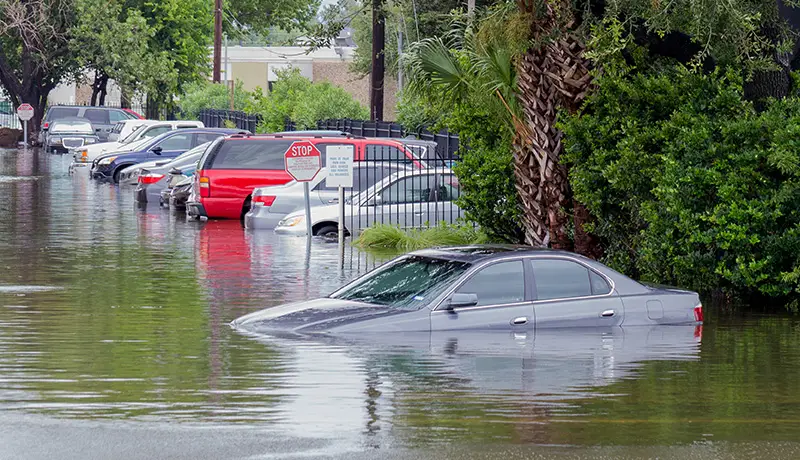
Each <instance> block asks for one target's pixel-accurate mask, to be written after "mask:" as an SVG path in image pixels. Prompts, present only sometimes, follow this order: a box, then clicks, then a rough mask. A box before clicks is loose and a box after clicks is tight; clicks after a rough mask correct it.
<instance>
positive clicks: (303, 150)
mask: <svg viewBox="0 0 800 460" xmlns="http://www.w3.org/2000/svg"><path fill="white" fill-rule="evenodd" d="M283 157H284V159H285V161H286V172H287V173H289V175H291V176H292V177H294V179H295V180H296V181H297V182H310V181H312V180H314V178H315V177H317V173H318V172H319V170H320V168H322V154H320V152H319V150H317V147H316V146H314V144H312V143H311V142H309V141H295V142H294V143H293V144H292V145H291V147H289V150H287V151H286V154H285V155H284V156H283Z"/></svg>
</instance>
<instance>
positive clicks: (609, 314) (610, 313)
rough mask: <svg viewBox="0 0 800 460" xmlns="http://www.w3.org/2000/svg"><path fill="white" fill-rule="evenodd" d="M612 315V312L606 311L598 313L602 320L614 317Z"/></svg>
mask: <svg viewBox="0 0 800 460" xmlns="http://www.w3.org/2000/svg"><path fill="white" fill-rule="evenodd" d="M614 313H615V312H614V310H606V311H604V312H603V313H600V316H602V317H604V318H610V317H612V316H614Z"/></svg>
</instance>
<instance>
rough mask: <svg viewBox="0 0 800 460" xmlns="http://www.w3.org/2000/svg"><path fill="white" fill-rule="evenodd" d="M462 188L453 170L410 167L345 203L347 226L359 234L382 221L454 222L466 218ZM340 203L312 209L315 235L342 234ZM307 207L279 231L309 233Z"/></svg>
mask: <svg viewBox="0 0 800 460" xmlns="http://www.w3.org/2000/svg"><path fill="white" fill-rule="evenodd" d="M460 193H461V191H460V188H459V185H458V179H457V178H456V177H455V175H454V174H453V173H452V171H450V170H449V169H423V170H409V171H403V172H399V173H396V174H393V175H391V176H390V177H388V178H386V179H384V180H382V181H381V182H379V183H377V184H376V185H374V186H372V187H370V188H369V189H367V190H365V191H363V192H361V193H359V194H358V195H356V196H355V197H353V199H351V200H347V202H345V204H344V215H345V220H344V228H345V231H346V232H347V234H352V235H355V234H358V233H360V232H361V230H363V229H364V228H367V227H369V226H371V225H374V224H377V223H381V224H388V225H396V226H399V227H401V228H421V227H428V226H433V225H437V224H439V223H440V222H447V223H453V222H455V221H456V220H458V219H459V218H460V217H462V211H461V209H460V208H459V207H458V206H457V205H456V204H455V200H456V199H457V198H458V197H459V195H460ZM339 209H340V208H339V205H338V204H334V205H329V206H315V207H312V208H311V231H312V233H313V235H314V236H326V237H332V236H335V235H336V234H337V233H338V225H339ZM306 227H307V226H306V220H305V210H298V211H295V212H293V213H291V214H288V215H287V216H286V218H284V219H283V220H281V221H280V222H279V223H278V225H277V226H276V227H275V232H276V233H281V234H291V235H306Z"/></svg>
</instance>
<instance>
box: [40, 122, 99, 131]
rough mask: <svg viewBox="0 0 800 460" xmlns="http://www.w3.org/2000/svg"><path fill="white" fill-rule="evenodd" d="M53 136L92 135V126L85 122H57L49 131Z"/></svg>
mask: <svg viewBox="0 0 800 460" xmlns="http://www.w3.org/2000/svg"><path fill="white" fill-rule="evenodd" d="M50 132H51V133H53V134H58V133H80V134H94V130H93V129H92V125H91V124H90V123H89V122H86V121H59V122H57V123H54V124H53V127H52V128H51V129H50Z"/></svg>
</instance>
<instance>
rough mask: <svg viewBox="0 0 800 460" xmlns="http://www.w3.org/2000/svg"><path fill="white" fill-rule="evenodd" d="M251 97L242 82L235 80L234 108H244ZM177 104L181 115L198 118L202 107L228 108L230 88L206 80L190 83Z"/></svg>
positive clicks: (229, 105) (247, 105) (248, 103)
mask: <svg viewBox="0 0 800 460" xmlns="http://www.w3.org/2000/svg"><path fill="white" fill-rule="evenodd" d="M252 97H253V94H252V93H250V92H249V91H246V90H245V89H244V86H243V85H242V82H240V81H237V82H236V86H235V87H234V91H233V107H234V109H236V110H245V108H247V107H249V106H250V105H251V104H252ZM179 105H180V109H181V112H182V113H183V116H184V117H186V118H189V119H193V118H194V119H196V118H198V116H199V114H200V111H201V110H203V109H223V110H224V109H230V107H231V103H230V88H229V87H227V86H225V85H223V84H219V83H211V82H209V81H206V80H204V81H200V82H196V83H192V84H191V85H189V86H188V87H187V88H186V92H185V93H184V94H183V96H181V100H180V103H179Z"/></svg>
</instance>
